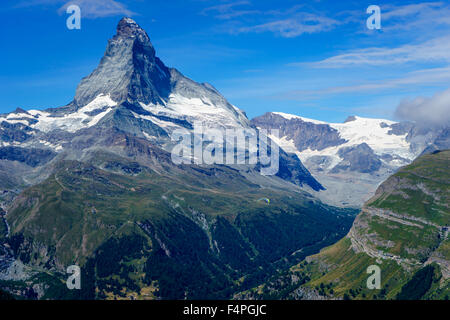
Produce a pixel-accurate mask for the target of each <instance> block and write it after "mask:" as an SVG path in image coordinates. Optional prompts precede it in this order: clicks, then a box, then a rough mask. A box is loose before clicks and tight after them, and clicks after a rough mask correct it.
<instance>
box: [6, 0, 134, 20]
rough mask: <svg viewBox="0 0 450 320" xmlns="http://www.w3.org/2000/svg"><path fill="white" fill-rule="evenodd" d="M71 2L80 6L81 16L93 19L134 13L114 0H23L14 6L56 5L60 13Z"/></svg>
mask: <svg viewBox="0 0 450 320" xmlns="http://www.w3.org/2000/svg"><path fill="white" fill-rule="evenodd" d="M71 4H76V5H78V6H79V7H80V9H81V15H82V17H83V18H91V19H95V18H102V17H111V16H118V15H126V16H132V15H135V13H134V12H132V11H131V10H129V9H128V8H127V7H126V5H124V4H123V3H121V2H119V1H116V0H72V1H67V0H24V1H20V2H19V3H17V5H16V6H15V8H26V7H34V6H53V5H57V6H60V7H59V9H58V13H59V14H62V13H64V12H65V10H66V8H67V7H68V6H69V5H71ZM61 5H62V6H61Z"/></svg>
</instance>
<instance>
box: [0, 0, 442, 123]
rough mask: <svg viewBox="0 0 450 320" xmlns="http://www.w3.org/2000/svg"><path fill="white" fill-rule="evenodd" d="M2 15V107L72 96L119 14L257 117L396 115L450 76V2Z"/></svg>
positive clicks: (5, 0) (111, 7)
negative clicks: (376, 18) (71, 25)
mask: <svg viewBox="0 0 450 320" xmlns="http://www.w3.org/2000/svg"><path fill="white" fill-rule="evenodd" d="M68 2H75V3H78V4H79V5H80V7H81V14H82V20H81V30H68V29H67V27H66V19H67V18H68V16H69V15H68V14H66V13H65V11H64V6H65V5H67V3H68ZM369 5H378V6H380V8H381V30H369V29H367V27H366V20H367V18H368V17H369V14H367V13H366V9H367V7H368V6H369ZM0 16H1V20H0V21H1V24H2V26H1V28H0V36H1V39H2V50H0V61H2V65H1V68H0V112H10V111H13V110H14V109H15V108H17V107H21V108H24V109H31V108H47V107H56V106H62V105H65V104H67V103H69V102H70V101H71V99H72V98H73V95H74V93H75V89H76V86H77V84H78V82H79V81H80V79H81V78H82V77H84V76H86V75H88V74H89V73H90V72H91V71H92V70H93V69H94V68H95V67H96V65H97V64H98V62H99V60H100V58H101V57H102V55H103V53H104V50H105V47H106V43H107V40H108V39H109V38H111V37H112V36H113V35H114V33H115V27H116V25H117V22H118V21H119V19H120V18H121V17H122V16H131V17H132V18H134V19H135V20H136V21H137V22H138V23H139V24H140V25H141V26H142V27H143V28H144V29H145V30H146V31H147V33H148V34H149V36H150V39H151V41H152V43H153V45H154V46H155V49H156V51H157V55H158V56H159V57H160V58H161V59H162V60H163V61H164V62H165V63H166V64H167V65H168V66H171V67H175V68H177V69H178V70H180V71H181V72H182V73H184V74H185V75H187V76H189V77H190V78H192V79H193V80H196V81H199V82H209V83H211V84H213V85H214V86H215V87H216V88H218V89H219V91H221V92H222V94H223V95H224V96H225V97H226V98H227V99H228V100H229V101H230V102H231V103H233V104H235V105H237V106H238V107H239V108H241V109H243V110H245V111H246V112H247V115H248V116H249V117H250V118H252V117H255V116H258V115H261V114H263V113H264V112H267V111H282V112H287V113H293V114H298V115H301V116H305V117H309V118H316V119H320V120H325V121H334V122H340V121H343V120H344V119H345V118H346V117H347V116H348V115H360V116H369V117H383V118H389V119H393V118H395V117H394V114H395V110H396V109H397V107H398V106H399V105H402V106H403V107H405V106H406V108H408V101H409V102H411V105H417V103H412V102H414V101H415V102H417V101H418V100H417V99H419V100H420V101H422V100H423V98H421V97H432V96H433V95H435V94H438V95H439V94H440V93H441V92H444V91H445V90H446V89H448V87H449V83H450V3H449V2H448V1H441V2H440V1H430V2H424V1H378V0H371V1H351V0H349V1H333V0H328V1H326V0H322V1H319V0H317V1H298V0H297V1H291V0H284V1H266V0H236V1H234V0H231V1H225V0H224V1H220V0H219V1H217V0H216V1H211V0H183V1H181V0H164V1H162V0H152V1H143V0H135V1H132V0H116V1H112V0H109V1H108V0H102V1H100V0H78V1H61V0H19V1H17V0H16V1H10V0H2V2H1V4H0ZM411 110H413V109H411ZM447 111H450V107H449V108H448V110H447ZM410 113H413V111H411V112H410ZM447 113H449V114H450V112H447ZM397 114H399V113H398V112H397ZM401 114H402V117H403V118H407V117H408V112H406V113H405V112H402V113H401ZM425 114H426V112H425ZM411 117H413V115H411Z"/></svg>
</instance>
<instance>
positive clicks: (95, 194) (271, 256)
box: [0, 18, 356, 299]
mask: <svg viewBox="0 0 450 320" xmlns="http://www.w3.org/2000/svg"><path fill="white" fill-rule="evenodd" d="M196 122H201V123H202V124H205V125H206V126H208V127H215V128H219V129H243V130H246V129H248V130H250V129H252V127H251V124H250V121H249V120H248V119H247V117H246V115H245V113H244V112H243V111H241V110H240V109H238V108H237V107H235V106H233V105H231V104H230V103H229V102H228V101H227V100H226V99H225V98H224V97H223V96H222V95H221V94H220V93H219V92H218V91H217V90H216V89H215V88H214V87H213V86H211V85H210V84H201V83H197V82H194V81H192V80H190V79H188V78H186V77H185V76H183V75H182V74H181V73H180V72H179V71H177V70H175V69H172V68H168V67H166V66H165V65H164V64H163V62H162V61H161V60H159V59H158V58H157V57H156V55H155V50H154V48H153V46H152V44H151V42H150V39H149V37H148V35H147V34H146V33H145V31H144V30H142V29H141V28H140V27H139V26H138V25H137V24H136V23H135V22H134V21H133V20H131V19H128V18H124V19H122V20H121V21H120V22H119V24H118V27H117V33H116V35H115V36H114V37H113V38H112V39H111V40H110V41H109V42H108V46H107V49H106V52H105V55H104V57H103V58H102V60H101V62H100V64H99V66H98V67H97V68H96V70H94V71H93V72H92V73H91V74H90V75H89V76H88V77H86V78H84V79H83V80H82V81H81V83H80V84H79V86H78V88H77V91H76V95H75V98H74V100H73V101H72V102H71V103H70V104H68V105H66V106H63V107H60V108H54V109H47V110H43V111H42V110H27V111H25V110H22V109H18V110H16V111H15V112H12V113H9V114H4V115H1V116H0V145H1V146H0V178H1V179H0V207H1V208H2V210H3V211H2V214H1V222H2V224H1V225H0V247H1V249H2V250H1V251H0V260H1V261H2V263H1V264H0V266H1V268H0V288H2V290H6V291H8V292H10V293H11V294H13V295H16V296H22V297H27V298H43V299H45V298H50V299H52V298H53V299H55V298H57V299H63V298H73V299H78V298H80V299H112V298H130V297H133V298H139V299H152V298H175V299H183V298H188V299H194V298H197V299H199V298H230V297H231V296H232V295H233V294H234V293H235V292H238V291H242V290H245V289H246V288H250V287H252V286H254V285H255V284H256V283H257V282H258V281H260V280H261V279H265V278H267V277H268V276H270V275H271V274H273V273H274V272H275V271H276V270H277V269H278V268H286V267H289V266H290V265H292V264H295V263H297V262H298V261H300V260H301V259H303V258H304V257H305V256H306V255H309V254H313V253H315V252H318V250H319V249H320V248H322V247H324V246H327V245H330V244H332V243H334V242H335V241H336V240H337V239H339V238H340V237H342V236H343V235H345V234H346V233H347V232H348V230H349V228H350V226H351V222H352V221H353V219H354V215H355V214H356V212H355V211H354V210H347V209H339V208H335V207H331V206H329V205H325V204H323V203H321V202H320V201H318V200H317V199H316V198H315V197H313V196H311V195H310V194H308V193H306V192H304V191H303V190H302V189H301V188H300V187H306V186H307V187H308V189H309V190H316V191H319V190H321V189H323V187H322V185H321V184H320V183H319V182H317V180H315V178H313V177H312V175H311V174H310V173H309V171H308V170H307V169H306V168H305V167H304V166H303V164H302V162H301V161H300V160H299V159H298V157H297V155H295V154H290V153H287V152H285V151H284V150H283V149H280V153H279V155H280V157H279V170H278V171H277V172H276V174H275V175H272V176H264V175H261V174H260V168H261V167H262V166H264V164H263V163H261V162H257V163H254V164H250V163H248V164H240V165H236V166H235V165H228V164H227V165H223V164H208V165H206V164H201V163H200V164H184V163H181V164H176V163H174V161H173V160H172V158H171V151H172V148H173V146H174V141H172V139H171V137H172V134H173V133H174V132H175V131H176V130H186V131H187V132H189V133H192V134H194V135H195V134H196V132H195V130H194V129H195V123H196ZM274 143H275V142H274ZM274 146H275V144H270V147H269V146H268V145H262V144H261V143H260V144H258V145H257V148H256V150H253V151H252V152H255V153H258V154H259V153H260V150H261V149H262V148H263V147H265V148H267V149H268V150H269V151H270V152H272V150H273V149H274V148H275V147H274ZM73 264H76V265H79V266H80V267H81V270H82V283H83V286H82V290H81V291H68V289H67V288H66V287H65V284H64V283H65V279H66V278H67V276H66V274H65V270H66V268H67V266H69V265H73ZM205 283H207V284H209V285H205Z"/></svg>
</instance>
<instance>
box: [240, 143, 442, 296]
mask: <svg viewBox="0 0 450 320" xmlns="http://www.w3.org/2000/svg"><path fill="white" fill-rule="evenodd" d="M449 167H450V151H448V150H447V151H441V152H434V153H433V154H429V155H423V156H421V157H419V158H418V159H417V160H415V161H414V162H412V163H411V164H410V165H408V166H406V167H403V168H401V169H400V170H399V171H398V172H397V173H396V174H394V175H392V176H391V177H390V178H389V179H387V180H386V181H385V182H383V183H382V184H381V185H380V187H379V188H378V189H377V191H376V194H375V195H374V196H373V197H372V198H371V199H370V200H369V201H367V202H366V204H365V205H364V207H363V209H362V210H361V212H360V214H359V215H358V216H357V218H356V220H355V221H354V223H353V226H352V228H351V229H350V232H349V233H348V235H347V236H346V237H345V238H343V239H342V240H340V241H339V242H338V243H336V244H334V245H332V246H330V247H328V248H325V249H323V250H322V251H321V252H320V253H319V254H317V255H313V256H310V257H308V258H307V259H306V261H304V262H302V263H301V264H299V265H297V266H295V267H293V268H291V270H290V272H288V273H284V274H282V275H281V276H277V277H274V278H273V279H272V280H271V281H269V282H268V283H266V284H264V285H262V286H261V287H258V288H255V289H254V290H251V291H248V292H245V293H243V294H241V295H240V297H253V298H258V297H261V295H260V293H261V292H265V294H266V296H264V297H266V298H267V297H272V298H274V297H276V298H287V297H291V298H298V299H309V298H314V299H317V298H322V299H342V298H345V299H412V300H418V299H448V297H449V295H450V272H449V271H450V239H449V237H448V236H449V234H448V233H449V224H450V210H449V209H450V208H449V204H450V186H449V184H448V181H450V173H449V170H448V168H449ZM370 266H377V267H379V268H380V280H381V283H380V286H379V288H372V289H370V288H368V286H367V279H368V277H369V276H370V274H371V272H369V273H368V272H367V269H368V267H370Z"/></svg>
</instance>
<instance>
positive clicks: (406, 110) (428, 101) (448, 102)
mask: <svg viewBox="0 0 450 320" xmlns="http://www.w3.org/2000/svg"><path fill="white" fill-rule="evenodd" d="M395 116H396V117H397V118H399V119H402V120H411V121H415V122H417V123H421V124H423V125H439V126H450V89H447V90H445V91H443V92H439V93H436V94H435V95H434V96H433V97H431V98H425V97H417V98H415V99H412V100H411V99H405V100H403V101H402V102H400V104H399V105H398V106H397V109H396V111H395Z"/></svg>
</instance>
